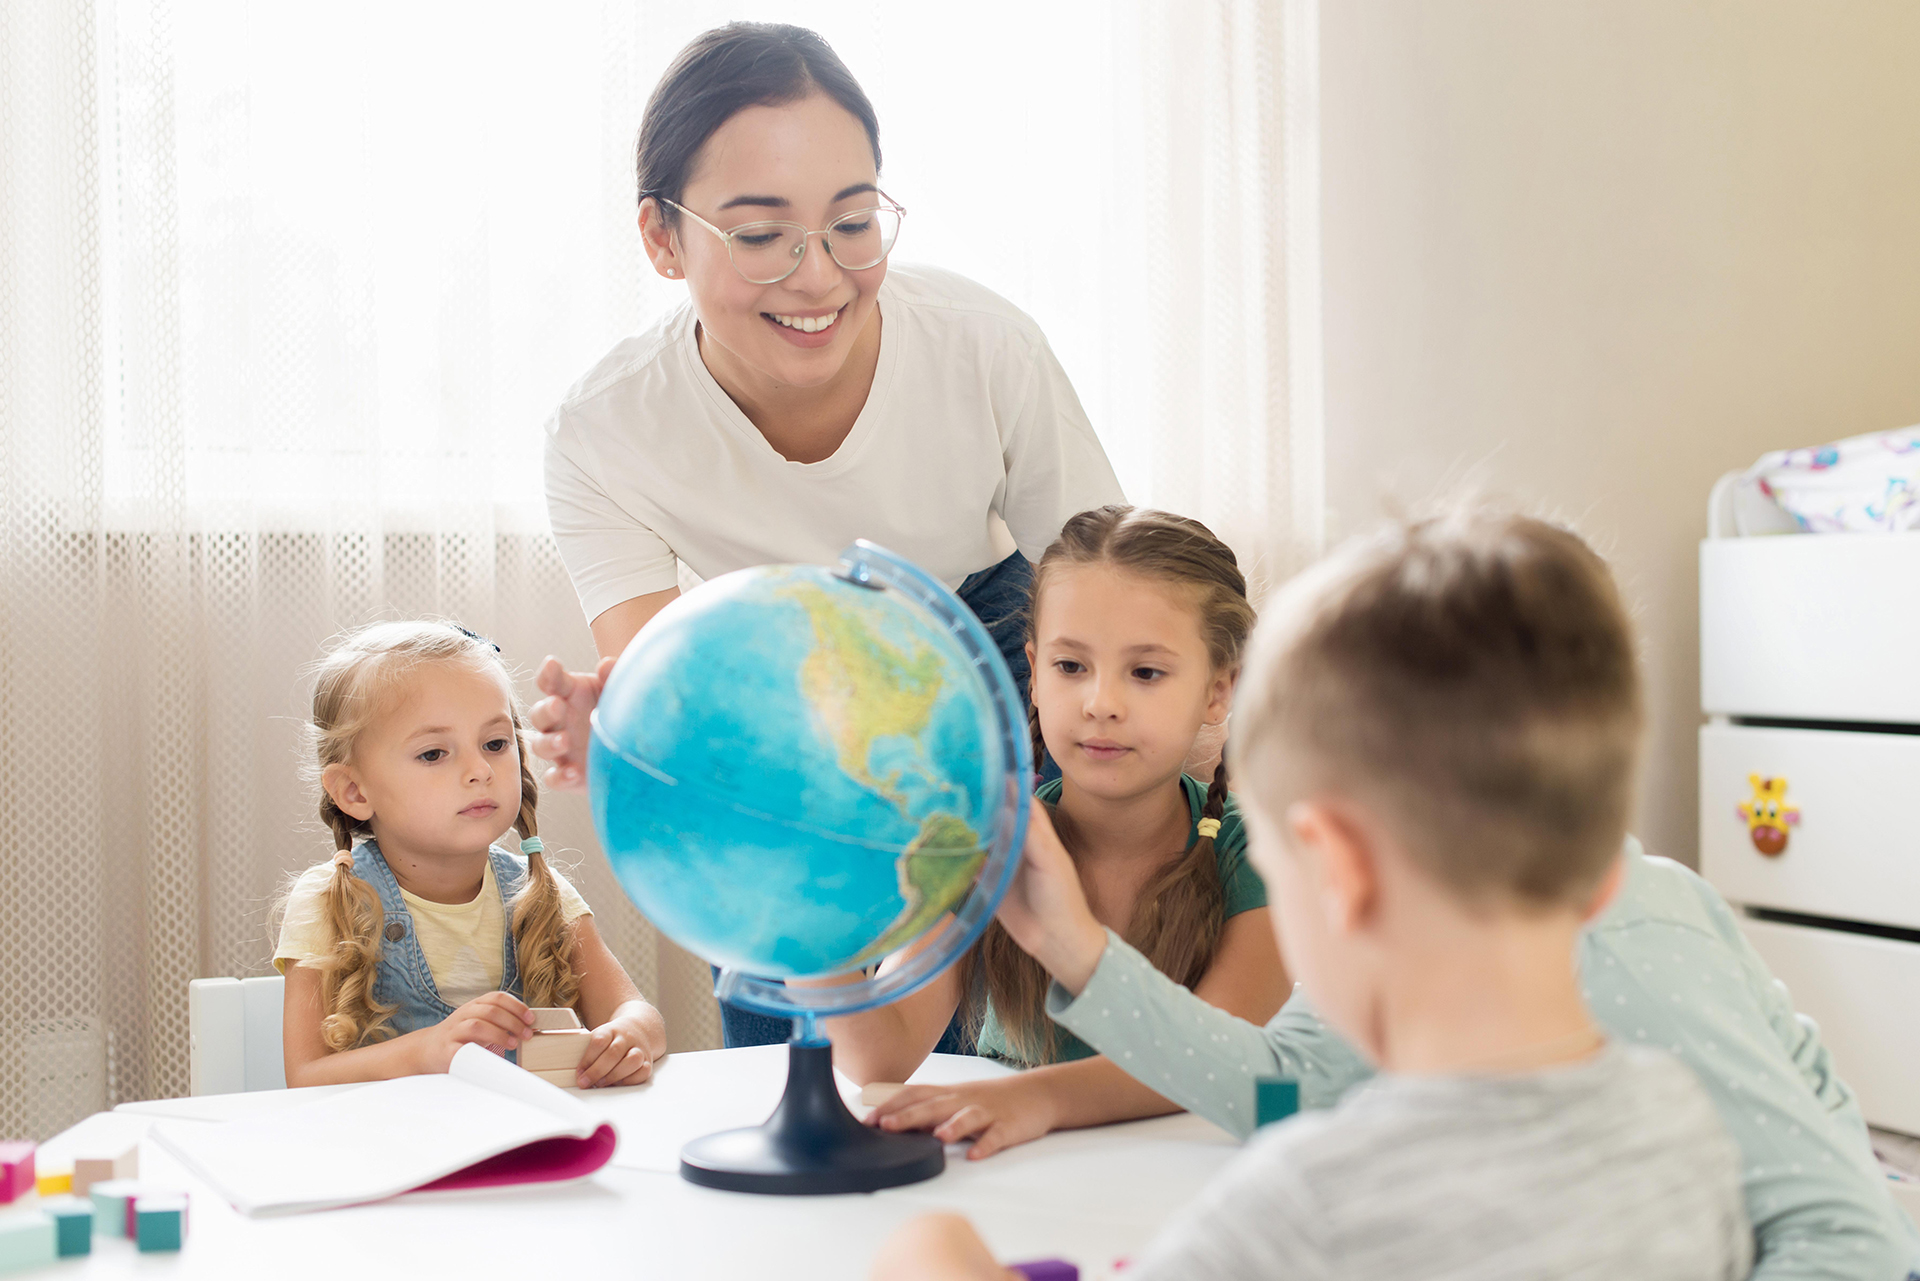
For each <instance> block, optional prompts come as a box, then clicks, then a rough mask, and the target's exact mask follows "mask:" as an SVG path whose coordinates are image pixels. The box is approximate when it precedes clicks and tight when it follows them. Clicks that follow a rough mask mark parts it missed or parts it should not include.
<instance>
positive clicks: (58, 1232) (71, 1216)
mask: <svg viewBox="0 0 1920 1281" xmlns="http://www.w3.org/2000/svg"><path fill="white" fill-rule="evenodd" d="M40 1208H41V1209H42V1210H43V1211H45V1212H46V1215H47V1217H48V1218H50V1219H52V1220H53V1226H54V1235H55V1244H56V1246H57V1247H58V1249H59V1251H60V1257H61V1258H63V1259H66V1258H71V1257H72V1256H74V1255H76V1254H92V1253H93V1204H92V1202H90V1201H82V1200H81V1199H80V1198H79V1197H74V1196H63V1197H55V1198H53V1199H51V1200H48V1201H42V1202H41V1203H40Z"/></svg>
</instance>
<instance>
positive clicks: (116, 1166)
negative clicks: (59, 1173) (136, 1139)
mask: <svg viewBox="0 0 1920 1281" xmlns="http://www.w3.org/2000/svg"><path fill="white" fill-rule="evenodd" d="M139 1173H140V1145H139V1144H137V1143H136V1144H133V1145H132V1146H130V1147H127V1148H124V1149H120V1150H118V1151H113V1150H109V1151H104V1152H102V1151H99V1150H95V1151H92V1152H87V1153H84V1154H82V1155H80V1156H77V1157H75V1158H74V1160H73V1194H74V1195H75V1196H86V1195H88V1194H89V1193H91V1192H92V1191H93V1185H94V1184H96V1183H104V1182H106V1181H107V1180H108V1179H131V1178H134V1177H135V1176H136V1175H138V1174H139Z"/></svg>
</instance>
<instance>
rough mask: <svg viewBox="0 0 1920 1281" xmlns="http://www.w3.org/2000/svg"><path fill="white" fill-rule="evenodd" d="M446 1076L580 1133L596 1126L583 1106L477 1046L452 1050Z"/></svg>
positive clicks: (562, 1091) (574, 1099)
mask: <svg viewBox="0 0 1920 1281" xmlns="http://www.w3.org/2000/svg"><path fill="white" fill-rule="evenodd" d="M447 1075H448V1076H451V1077H456V1078H458V1079H459V1080H462V1081H465V1082H467V1083H468V1084H469V1085H474V1086H478V1087H479V1088H480V1089H483V1090H490V1091H492V1092H493V1093H495V1094H499V1095H502V1096H504V1097H506V1098H509V1099H512V1100H514V1101H515V1102H517V1103H524V1104H526V1105H527V1106H528V1107H534V1108H539V1109H541V1110H542V1111H544V1112H549V1113H551V1114H552V1115H553V1118H554V1120H555V1121H557V1122H558V1123H560V1124H561V1125H570V1126H584V1127H585V1128H584V1129H583V1130H581V1133H582V1134H591V1133H593V1127H594V1126H596V1125H598V1124H599V1121H598V1120H596V1119H595V1118H594V1115H593V1113H592V1111H591V1110H589V1109H588V1108H587V1106H586V1104H584V1103H582V1102H581V1101H580V1100H579V1099H577V1098H575V1097H574V1096H573V1095H571V1094H568V1093H567V1092H566V1091H565V1090H563V1089H561V1088H560V1087H559V1086H557V1085H553V1084H550V1083H549V1082H546V1081H542V1080H541V1079H540V1078H539V1077H537V1076H535V1075H534V1074H533V1073H531V1072H528V1071H525V1070H523V1069H521V1068H519V1067H517V1066H516V1065H514V1064H512V1063H509V1062H507V1061H506V1060H505V1059H503V1058H501V1057H500V1056H499V1055H498V1054H494V1053H492V1052H491V1051H488V1050H484V1049H482V1048H481V1047H479V1046H477V1045H463V1046H461V1047H460V1048H459V1049H458V1050H456V1051H455V1052H454V1056H453V1062H452V1063H450V1064H448V1065H447ZM560 1132H561V1131H557V1130H556V1131H555V1133H560Z"/></svg>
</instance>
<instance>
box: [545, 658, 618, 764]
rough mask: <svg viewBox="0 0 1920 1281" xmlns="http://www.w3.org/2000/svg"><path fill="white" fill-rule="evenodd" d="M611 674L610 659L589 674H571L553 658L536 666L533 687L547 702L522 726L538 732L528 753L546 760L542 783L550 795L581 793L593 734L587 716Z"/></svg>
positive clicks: (597, 701)
mask: <svg viewBox="0 0 1920 1281" xmlns="http://www.w3.org/2000/svg"><path fill="white" fill-rule="evenodd" d="M612 670H613V660H612V659H611V658H603V659H601V660H600V665H599V667H598V668H596V669H595V670H594V671H591V672H570V671H568V670H567V669H566V668H565V667H563V666H561V664H560V660H559V659H557V658H555V657H553V656H552V655H548V656H547V661H546V662H544V663H542V664H540V672H539V674H538V675H537V676H535V677H534V684H535V685H537V686H539V688H540V692H541V693H542V694H545V695H546V696H547V697H545V698H543V699H541V700H540V701H539V702H537V703H535V704H534V705H533V707H532V708H531V709H530V710H529V711H528V712H527V721H528V723H529V724H531V725H532V726H533V728H534V729H535V730H536V731H538V732H536V733H535V734H533V735H532V746H533V754H534V755H535V756H539V757H541V758H543V759H545V760H546V761H547V763H548V766H549V768H548V770H547V775H546V784H547V786H548V787H551V788H553V789H554V790H555V791H560V792H580V791H585V790H586V786H587V741H588V739H589V737H590V736H591V735H592V732H593V730H592V725H591V723H590V722H589V720H588V717H590V716H591V715H592V714H593V709H594V706H595V704H597V703H599V701H600V691H601V690H602V689H604V688H605V687H606V684H607V673H608V672H610V671H612Z"/></svg>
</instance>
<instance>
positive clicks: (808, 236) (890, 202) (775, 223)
mask: <svg viewBox="0 0 1920 1281" xmlns="http://www.w3.org/2000/svg"><path fill="white" fill-rule="evenodd" d="M874 193H875V194H876V195H878V196H879V197H880V199H882V200H884V201H886V203H885V204H884V205H869V206H867V207H865V208H862V209H849V210H847V212H845V213H843V214H841V215H840V216H839V217H838V218H835V219H834V220H833V222H830V223H828V224H827V225H826V226H824V227H822V228H820V230H818V231H809V230H808V229H807V226H806V224H805V223H800V222H788V221H787V220H786V219H784V218H759V219H756V220H754V221H753V222H743V223H741V224H740V225H739V226H738V227H735V228H734V229H733V230H732V231H722V230H720V228H718V227H716V226H714V225H713V224H712V223H710V222H708V221H707V220H706V219H705V218H702V217H701V216H700V215H699V214H697V213H695V212H694V211H693V210H691V209H689V208H687V207H686V206H685V205H683V204H681V203H680V202H679V201H678V200H669V199H667V198H666V197H665V196H662V195H659V194H657V193H654V192H648V193H647V194H648V196H650V197H651V198H652V199H654V200H656V201H658V202H659V203H661V204H663V205H672V206H673V207H674V208H675V209H678V210H679V211H680V212H681V213H683V214H685V215H686V216H687V217H689V218H691V219H693V220H694V221H695V222H697V223H699V224H700V225H701V226H702V227H705V228H706V229H707V230H708V231H711V232H712V233H713V234H714V235H716V236H718V237H720V239H721V241H722V242H723V243H724V244H725V245H726V246H727V262H728V263H729V264H730V265H731V266H732V267H733V270H734V271H735V273H736V274H738V275H739V277H740V279H742V280H744V281H746V282H747V283H748V284H750V285H777V284H779V283H780V282H781V281H783V280H785V279H786V278H787V277H789V276H791V275H793V273H794V272H796V271H798V270H800V264H801V263H803V262H805V261H806V260H807V250H806V247H807V246H808V245H810V243H811V241H812V238H813V237H815V236H826V235H829V234H831V233H832V231H833V228H834V223H840V222H845V221H846V220H847V219H849V218H852V217H854V216H856V215H858V214H863V213H879V212H881V211H882V210H887V211H890V212H892V213H893V214H895V215H896V216H898V217H899V219H900V221H901V222H905V221H906V220H907V209H906V206H905V205H902V204H901V203H900V202H899V201H897V200H895V199H894V198H893V197H892V196H889V195H888V194H887V193H886V192H884V191H881V190H880V189H879V188H878V187H876V188H874ZM751 227H794V228H797V229H798V230H799V232H800V244H801V246H802V248H801V250H800V252H799V253H797V254H795V255H794V258H793V265H792V266H791V267H788V268H787V269H786V271H784V272H783V273H781V274H780V275H778V276H776V277H774V278H773V279H772V280H754V279H752V278H750V277H749V276H748V275H747V273H746V272H744V271H742V270H741V269H740V264H739V263H738V262H736V261H734V257H733V238H734V237H735V236H737V235H739V234H740V233H741V232H743V231H746V230H747V229H749V228H751ZM893 234H894V239H895V240H896V241H897V240H898V239H899V238H900V233H899V231H898V230H897V229H896V230H895V231H894V233H893ZM892 253H893V246H892V245H888V246H887V251H886V253H883V254H881V255H880V256H879V257H878V258H875V259H874V260H873V261H872V262H870V263H868V264H867V265H866V266H864V267H849V266H847V264H845V263H844V262H841V261H840V259H839V256H838V255H836V254H835V253H834V252H833V243H832V241H828V243H827V257H829V258H832V259H833V262H834V265H835V266H837V267H839V268H840V270H842V271H872V270H873V269H874V268H875V267H878V266H879V265H880V264H881V263H883V262H885V261H886V260H887V258H888V257H889V256H890V255H891V254H892Z"/></svg>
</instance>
